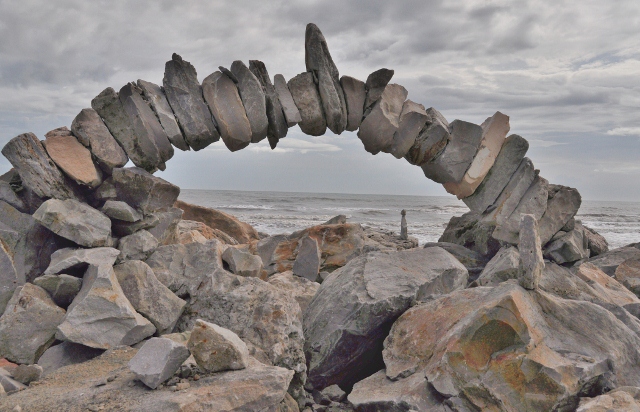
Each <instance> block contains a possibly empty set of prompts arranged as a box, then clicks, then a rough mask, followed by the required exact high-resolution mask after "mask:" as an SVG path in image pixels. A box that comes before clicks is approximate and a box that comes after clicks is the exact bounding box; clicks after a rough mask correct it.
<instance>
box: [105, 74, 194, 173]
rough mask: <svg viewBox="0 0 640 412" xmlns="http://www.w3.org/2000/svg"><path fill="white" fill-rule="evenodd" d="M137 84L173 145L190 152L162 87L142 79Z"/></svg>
mask: <svg viewBox="0 0 640 412" xmlns="http://www.w3.org/2000/svg"><path fill="white" fill-rule="evenodd" d="M137 84H138V87H139V88H140V89H142V93H143V94H144V98H145V100H146V101H147V102H149V104H150V105H151V108H152V109H153V111H154V113H155V114H156V116H158V120H159V121H160V124H161V125H162V128H163V129H164V132H165V133H166V134H167V138H168V139H169V141H170V142H171V144H172V145H174V146H175V147H177V148H178V149H180V150H189V145H188V144H187V142H186V141H185V140H184V136H183V135H182V131H180V126H178V122H177V121H176V117H175V116H174V114H173V110H172V109H171V105H169V101H168V100H167V96H165V94H164V92H163V91H162V89H161V88H160V86H158V85H157V84H154V83H151V82H146V81H144V80H140V79H138V83H137ZM123 166H124V165H123ZM118 167H122V166H118Z"/></svg>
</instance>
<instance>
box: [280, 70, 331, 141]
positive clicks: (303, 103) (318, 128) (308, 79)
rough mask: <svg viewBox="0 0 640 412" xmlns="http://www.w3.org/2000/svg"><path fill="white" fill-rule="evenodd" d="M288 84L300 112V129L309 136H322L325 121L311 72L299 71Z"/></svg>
mask: <svg viewBox="0 0 640 412" xmlns="http://www.w3.org/2000/svg"><path fill="white" fill-rule="evenodd" d="M288 86H289V91H290V92H291V97H292V98H293V101H294V102H295V104H296V107H297V108H298V111H299V112H300V119H301V120H300V123H299V124H298V125H299V126H300V130H302V132H303V133H305V134H308V135H310V136H322V135H323V134H324V133H325V132H326V131H327V121H326V120H325V118H324V114H323V111H322V101H321V100H320V94H319V93H318V89H317V88H316V83H315V81H314V79H313V73H311V72H304V73H300V74H299V75H297V76H295V77H293V78H292V79H290V80H289V83H288Z"/></svg>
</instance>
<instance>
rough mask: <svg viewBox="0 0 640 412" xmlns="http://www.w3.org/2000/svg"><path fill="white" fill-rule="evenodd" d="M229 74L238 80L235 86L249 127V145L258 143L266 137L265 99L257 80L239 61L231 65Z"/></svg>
mask: <svg viewBox="0 0 640 412" xmlns="http://www.w3.org/2000/svg"><path fill="white" fill-rule="evenodd" d="M231 73H233V75H234V76H235V78H236V79H237V80H238V82H237V84H236V86H237V87H238V93H240V98H241V99H242V104H243V106H244V110H245V113H246V115H247V119H248V120H249V124H250V125H251V143H258V142H260V141H262V140H263V139H264V138H265V137H267V129H268V128H269V119H268V118H267V99H266V97H265V94H264V90H263V89H262V84H260V81H259V80H258V78H257V77H256V76H255V75H254V74H253V73H252V72H251V70H249V68H248V67H247V66H246V65H245V64H244V63H243V62H242V61H241V60H236V61H234V62H233V63H232V64H231Z"/></svg>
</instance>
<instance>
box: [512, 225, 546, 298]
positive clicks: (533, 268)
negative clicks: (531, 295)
mask: <svg viewBox="0 0 640 412" xmlns="http://www.w3.org/2000/svg"><path fill="white" fill-rule="evenodd" d="M518 250H519V251H520V273H519V274H518V282H519V283H520V286H522V287H523V288H525V289H531V290H535V289H537V288H538V284H539V283H540V278H541V277H542V272H543V271H544V259H543V257H542V248H541V245H540V236H539V235H538V222H537V221H536V218H535V217H534V216H533V215H522V218H521V219H520V242H519V244H518Z"/></svg>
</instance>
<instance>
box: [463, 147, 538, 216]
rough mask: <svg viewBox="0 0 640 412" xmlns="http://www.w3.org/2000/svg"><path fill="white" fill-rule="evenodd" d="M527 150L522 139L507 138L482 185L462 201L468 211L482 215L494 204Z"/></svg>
mask: <svg viewBox="0 0 640 412" xmlns="http://www.w3.org/2000/svg"><path fill="white" fill-rule="evenodd" d="M527 150H529V142H527V141H526V140H525V139H524V138H522V137H520V136H518V135H516V134H512V135H511V136H509V137H507V139H506V140H505V141H504V143H503V144H502V148H501V149H500V153H499V154H498V157H496V160H495V162H494V163H493V166H492V167H491V169H490V170H489V172H488V173H487V175H486V176H485V178H484V179H483V180H482V183H480V185H478V187H477V188H476V190H475V192H474V193H473V194H472V195H471V196H467V197H465V198H463V199H462V201H463V202H464V203H465V204H466V205H467V206H469V209H471V210H473V211H475V212H477V213H483V212H484V211H485V210H487V208H489V207H490V206H491V205H492V204H494V202H495V201H496V200H497V199H498V196H500V193H502V191H503V189H504V188H505V187H506V186H507V184H508V183H509V181H510V180H511V176H513V174H514V173H515V172H516V170H517V169H518V166H519V165H520V163H521V162H522V159H524V156H525V154H526V153H527Z"/></svg>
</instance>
